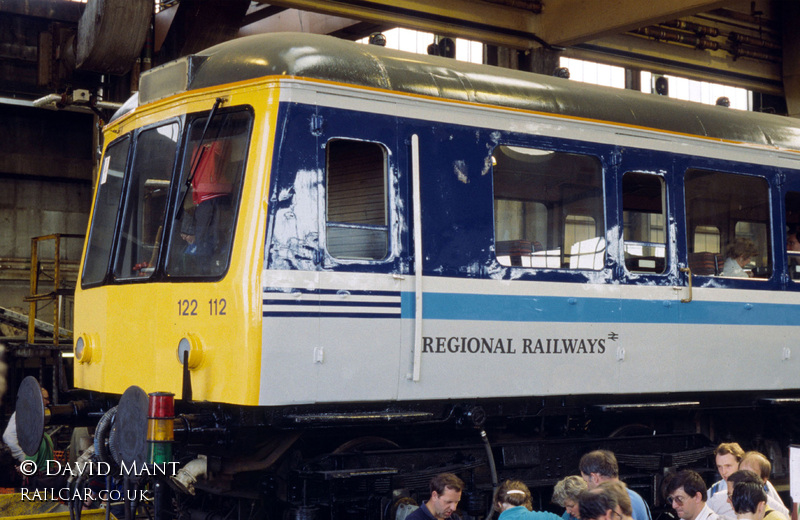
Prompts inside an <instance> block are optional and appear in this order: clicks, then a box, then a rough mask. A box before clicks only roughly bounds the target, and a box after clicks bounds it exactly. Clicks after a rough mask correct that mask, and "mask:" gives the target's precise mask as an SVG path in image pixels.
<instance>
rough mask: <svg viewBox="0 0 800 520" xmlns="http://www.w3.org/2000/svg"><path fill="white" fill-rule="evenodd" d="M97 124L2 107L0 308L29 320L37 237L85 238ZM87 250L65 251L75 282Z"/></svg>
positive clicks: (83, 117) (71, 247)
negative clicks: (33, 240) (27, 299)
mask: <svg viewBox="0 0 800 520" xmlns="http://www.w3.org/2000/svg"><path fill="white" fill-rule="evenodd" d="M93 124H94V118H93V116H92V115H89V114H80V113H71V112H63V111H58V112H56V111H51V110H43V109H37V108H30V107H23V106H15V105H5V104H0V307H6V308H12V309H19V310H23V311H24V312H25V313H27V304H24V302H23V298H24V297H25V296H27V294H28V291H29V284H30V255H31V238H32V237H34V236H42V235H48V234H53V233H74V234H83V233H85V232H86V223H87V221H88V216H89V208H90V203H91V195H92V167H93V162H92V144H91V143H92V133H93ZM81 247H82V241H81V240H74V239H73V240H67V241H65V243H64V244H62V255H61V257H62V259H63V260H64V261H65V262H66V263H65V269H66V275H67V277H68V278H70V277H71V278H73V279H74V273H75V271H76V269H77V264H78V262H79V260H80V254H81ZM53 254H54V251H53V247H52V245H51V243H48V244H45V245H43V246H42V250H41V251H40V257H41V258H42V259H43V260H44V261H51V260H52V258H53ZM48 321H49V320H48ZM0 335H2V334H0Z"/></svg>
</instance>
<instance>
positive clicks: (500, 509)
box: [406, 442, 790, 520]
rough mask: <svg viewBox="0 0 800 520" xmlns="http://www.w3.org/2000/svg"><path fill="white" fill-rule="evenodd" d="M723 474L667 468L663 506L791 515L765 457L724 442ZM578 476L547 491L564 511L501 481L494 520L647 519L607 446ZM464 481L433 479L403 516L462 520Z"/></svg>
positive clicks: (690, 519)
mask: <svg viewBox="0 0 800 520" xmlns="http://www.w3.org/2000/svg"><path fill="white" fill-rule="evenodd" d="M714 457H715V462H716V466H717V471H719V474H720V477H721V479H720V480H719V481H717V482H715V483H713V484H712V485H711V486H709V487H707V485H706V482H705V481H704V480H703V478H702V476H701V475H700V474H699V473H698V472H696V471H693V470H690V469H684V470H681V471H677V472H672V473H669V474H667V475H666V476H665V478H664V481H663V483H662V485H661V490H662V493H663V498H664V500H665V503H666V504H668V505H669V506H670V507H672V509H673V510H674V513H675V515H676V516H677V517H679V518H680V519H681V520H789V517H790V514H789V509H788V508H787V507H786V505H785V504H784V503H783V501H782V499H781V497H780V496H779V495H778V493H777V491H776V490H775V487H774V486H773V485H772V483H770V481H769V476H770V473H771V471H772V465H771V464H770V462H769V459H767V457H766V456H764V455H763V454H761V453H759V452H757V451H749V452H745V451H744V450H743V449H742V448H741V446H739V444H737V443H735V442H732V443H723V444H720V445H719V446H717V448H716V450H715V451H714ZM579 469H580V476H577V475H570V476H568V477H566V478H564V479H562V480H560V481H559V482H558V483H557V484H556V485H555V488H554V489H553V502H554V503H555V504H558V505H559V506H561V507H563V508H564V513H563V515H562V516H560V517H559V516H558V515H556V514H554V513H550V512H547V511H534V510H533V505H532V504H533V500H532V496H531V492H530V490H529V489H528V487H527V486H526V485H525V483H524V482H522V481H519V480H506V481H505V482H503V483H502V484H501V485H500V486H499V487H498V488H497V489H496V490H495V493H494V498H493V502H492V503H493V506H494V510H495V511H496V512H497V513H499V517H498V520H652V515H651V513H650V508H649V507H648V505H647V503H646V502H645V501H644V499H643V498H642V497H641V496H640V495H639V494H638V493H636V492H635V491H633V490H632V489H630V488H628V487H627V486H626V485H625V484H624V483H623V482H621V481H620V480H619V466H618V464H617V459H616V456H615V455H614V454H613V453H612V452H610V451H607V450H596V451H592V452H590V453H587V454H585V455H584V456H583V457H582V458H581V461H580V464H579ZM463 488H464V483H463V482H462V481H461V479H459V478H458V477H457V476H456V475H454V474H452V473H442V474H440V475H437V476H436V477H434V478H433V479H432V480H431V483H430V491H431V495H430V499H429V500H428V501H426V502H424V503H423V504H422V505H421V506H420V507H419V509H417V510H415V511H414V512H412V513H411V514H409V515H408V516H407V517H406V520H460V517H459V515H458V513H457V510H458V502H459V501H460V500H461V492H462V489H463Z"/></svg>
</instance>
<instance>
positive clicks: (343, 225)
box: [325, 139, 389, 260]
mask: <svg viewBox="0 0 800 520" xmlns="http://www.w3.org/2000/svg"><path fill="white" fill-rule="evenodd" d="M326 171H327V182H326V188H327V189H326V194H327V200H326V215H327V217H326V219H327V222H326V233H325V236H326V247H327V249H328V253H330V255H331V256H333V257H334V258H340V259H350V260H382V259H384V258H386V257H387V256H388V253H389V224H388V221H389V217H388V212H387V209H386V207H387V203H386V201H387V189H386V174H387V167H386V153H385V151H384V149H383V147H382V146H380V145H379V144H376V143H369V142H364V141H352V140H346V139H336V140H332V141H329V142H328V144H327V168H326Z"/></svg>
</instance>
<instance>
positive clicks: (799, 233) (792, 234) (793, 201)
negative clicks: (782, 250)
mask: <svg viewBox="0 0 800 520" xmlns="http://www.w3.org/2000/svg"><path fill="white" fill-rule="evenodd" d="M786 256H787V258H786V265H787V267H788V270H789V278H791V279H792V280H795V281H798V280H800V193H798V192H796V191H790V192H787V193H786Z"/></svg>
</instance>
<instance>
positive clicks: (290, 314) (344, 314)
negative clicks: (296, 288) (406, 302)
mask: <svg viewBox="0 0 800 520" xmlns="http://www.w3.org/2000/svg"><path fill="white" fill-rule="evenodd" d="M263 316H264V317H265V318H278V317H279V318H370V319H376V318H381V319H387V318H394V319H399V318H400V314H399V313H393V314H381V313H372V314H363V313H358V312H279V311H274V312H273V311H264V314H263Z"/></svg>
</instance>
